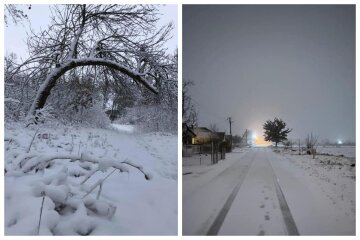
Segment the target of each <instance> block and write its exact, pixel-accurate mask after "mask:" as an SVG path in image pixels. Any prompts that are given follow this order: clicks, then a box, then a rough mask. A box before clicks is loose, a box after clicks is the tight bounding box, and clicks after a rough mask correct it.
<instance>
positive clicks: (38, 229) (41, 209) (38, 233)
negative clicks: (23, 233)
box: [37, 192, 45, 235]
mask: <svg viewBox="0 0 360 240" xmlns="http://www.w3.org/2000/svg"><path fill="white" fill-rule="evenodd" d="M41 195H43V198H42V203H41V208H40V217H39V224H38V228H37V235H40V225H41V216H42V211H43V208H44V200H45V193H44V192H43V193H42V194H41Z"/></svg>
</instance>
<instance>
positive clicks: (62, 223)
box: [5, 123, 177, 235]
mask: <svg viewBox="0 0 360 240" xmlns="http://www.w3.org/2000/svg"><path fill="white" fill-rule="evenodd" d="M115 129H117V130H115ZM36 130H37V127H29V128H23V127H22V126H21V125H20V124H15V123H11V124H9V123H7V124H6V125H5V168H6V171H7V173H6V174H5V235H36V234H37V228H38V222H39V217H40V208H41V203H42V199H43V197H44V207H43V213H42V219H41V226H40V235H176V234H177V136H175V135H171V134H166V133H146V134H145V133H140V132H136V131H129V127H124V126H114V127H112V128H109V129H91V128H77V127H64V126H61V125H59V126H51V127H49V126H48V127H46V126H41V127H40V128H39V130H38V132H37V133H36V134H35V132H36ZM34 134H35V135H34ZM33 136H35V138H34V141H33V143H32V145H31V148H30V151H29V153H27V149H28V147H29V144H30V142H31V140H32V138H33ZM49 155H59V156H61V155H66V156H68V155H71V156H81V157H82V158H83V160H82V161H79V160H76V159H73V160H70V159H57V160H54V161H51V162H50V164H40V165H36V167H34V168H29V169H30V171H29V172H27V173H24V168H25V167H26V166H29V165H30V164H31V161H35V160H34V159H37V158H36V157H34V156H41V157H42V158H44V157H46V156H49ZM32 157H33V158H32ZM19 159H24V160H23V161H22V163H24V164H23V165H22V166H21V167H20V166H19ZM86 159H92V160H94V159H95V160H96V161H97V160H99V161H101V163H100V164H96V163H92V162H88V161H86ZM123 161H126V162H129V163H132V164H135V165H137V166H138V168H139V169H137V168H133V167H131V166H130V165H127V164H123V165H121V166H120V165H119V167H120V168H119V169H122V171H123V172H119V170H118V169H116V170H115V171H114V169H115V168H113V167H111V164H110V163H114V162H116V163H118V162H123ZM97 168H99V171H96V170H97ZM37 169H38V170H37ZM139 170H141V171H144V172H145V173H147V174H148V175H149V176H151V179H150V180H149V181H148V180H146V179H145V177H144V174H143V173H142V172H141V171H139ZM127 171H128V172H127ZM92 172H94V175H91V173H92ZM109 174H110V175H109ZM87 176H91V177H90V178H89V179H88V180H87V181H86V182H85V183H83V184H81V182H83V181H84V180H85V178H86V177H87ZM107 176H108V178H106V180H104V182H103V184H102V189H101V192H100V194H99V184H97V183H100V182H99V181H101V179H104V178H105V177H107ZM93 187H95V188H94V189H93V191H91V192H90V190H91V189H92V188H93ZM89 192H90V193H89ZM87 193H89V194H87ZM98 195H99V198H98V197H97V196H98Z"/></svg>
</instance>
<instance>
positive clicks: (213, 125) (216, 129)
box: [209, 123, 219, 132]
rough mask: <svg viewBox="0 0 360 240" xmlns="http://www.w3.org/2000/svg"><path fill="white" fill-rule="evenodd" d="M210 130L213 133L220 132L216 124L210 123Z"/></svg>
mask: <svg viewBox="0 0 360 240" xmlns="http://www.w3.org/2000/svg"><path fill="white" fill-rule="evenodd" d="M209 129H210V130H211V131H213V132H218V131H219V128H218V126H216V124H215V123H210V126H209Z"/></svg>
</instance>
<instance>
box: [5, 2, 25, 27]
mask: <svg viewBox="0 0 360 240" xmlns="http://www.w3.org/2000/svg"><path fill="white" fill-rule="evenodd" d="M26 6H27V8H28V9H29V10H30V9H31V4H28V5H26ZM4 10H5V15H4V22H5V25H6V26H8V23H9V18H10V19H11V20H12V22H13V23H15V24H18V23H20V22H22V21H23V20H28V16H27V14H26V13H25V12H24V10H22V9H19V7H18V6H17V5H15V4H5V9H4Z"/></svg>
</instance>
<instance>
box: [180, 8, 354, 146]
mask: <svg viewBox="0 0 360 240" xmlns="http://www.w3.org/2000/svg"><path fill="white" fill-rule="evenodd" d="M183 76H184V79H188V80H192V81H193V82H194V85H193V86H192V88H191V91H190V93H191V97H192V98H193V103H194V105H195V107H196V109H197V110H198V112H199V125H200V126H206V127H208V126H209V125H210V124H216V125H217V126H218V127H219V129H220V130H221V131H224V130H226V132H227V133H228V132H229V124H228V121H227V120H226V119H227V118H228V117H232V119H233V120H234V123H233V126H232V130H233V134H242V133H243V131H244V130H245V129H246V128H247V129H250V130H253V131H255V132H256V133H257V135H263V133H262V124H263V123H264V122H265V121H266V120H269V119H274V118H275V117H280V118H282V119H283V120H284V121H285V122H286V123H287V124H288V126H289V127H290V128H293V131H292V132H291V133H290V134H289V138H290V139H294V140H295V139H298V138H300V139H304V138H305V136H306V135H307V134H309V133H311V132H312V133H313V134H315V135H318V136H319V139H328V140H330V141H337V140H342V141H355V135H356V133H355V5H184V6H183Z"/></svg>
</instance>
